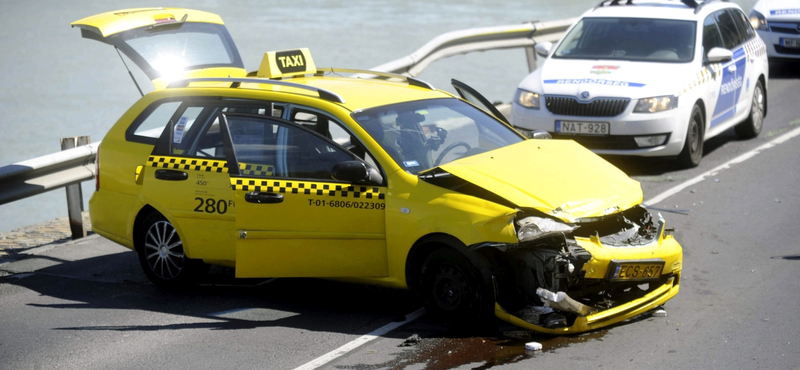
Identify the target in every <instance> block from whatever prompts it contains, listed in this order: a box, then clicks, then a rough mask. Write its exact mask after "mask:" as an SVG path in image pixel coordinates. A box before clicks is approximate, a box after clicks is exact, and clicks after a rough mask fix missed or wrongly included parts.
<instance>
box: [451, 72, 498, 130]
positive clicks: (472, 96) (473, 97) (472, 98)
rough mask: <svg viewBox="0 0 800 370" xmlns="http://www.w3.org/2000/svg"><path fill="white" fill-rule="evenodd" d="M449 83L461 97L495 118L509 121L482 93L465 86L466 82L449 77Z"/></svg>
mask: <svg viewBox="0 0 800 370" xmlns="http://www.w3.org/2000/svg"><path fill="white" fill-rule="evenodd" d="M450 83H451V84H452V85H453V88H454V89H456V91H458V95H461V99H464V100H466V101H468V102H470V103H472V104H474V105H476V106H477V107H479V108H483V109H484V110H486V111H487V112H489V113H491V114H492V115H493V116H495V117H497V119H499V120H501V121H503V122H505V123H509V122H508V120H507V119H506V117H505V116H504V115H503V113H500V111H499V110H497V108H495V107H494V104H492V103H490V102H489V101H488V100H486V98H484V97H483V95H481V94H480V93H478V92H477V91H475V89H473V88H471V87H469V86H467V84H465V83H463V82H461V81H459V80H456V79H451V80H450ZM509 124H510V123H509Z"/></svg>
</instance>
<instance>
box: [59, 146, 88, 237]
mask: <svg viewBox="0 0 800 370" xmlns="http://www.w3.org/2000/svg"><path fill="white" fill-rule="evenodd" d="M88 144H89V137H88V136H77V137H65V138H61V150H62V151H63V150H67V149H72V148H77V147H79V146H83V145H88ZM66 189H67V211H68V213H69V228H70V230H71V231H72V239H73V240H75V239H80V238H83V237H85V236H86V229H85V228H84V227H83V192H82V191H81V184H80V183H77V184H72V185H68V186H67V187H66Z"/></svg>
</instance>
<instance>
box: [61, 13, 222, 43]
mask: <svg viewBox="0 0 800 370" xmlns="http://www.w3.org/2000/svg"><path fill="white" fill-rule="evenodd" d="M184 16H186V22H201V23H216V24H224V23H223V22H222V18H220V16H218V15H216V14H213V13H208V12H203V11H200V10H192V9H183V8H133V9H122V10H115V11H111V12H106V13H100V14H96V15H93V16H91V17H86V18H83V19H81V20H77V21H75V22H72V23H71V24H70V25H71V26H73V27H79V28H81V29H84V30H87V31H90V32H94V33H96V34H97V35H98V36H100V37H108V36H111V35H114V34H117V33H120V32H123V31H127V30H130V29H134V28H139V27H146V26H152V25H154V24H156V23H158V22H159V21H163V20H169V21H180V20H181V19H183V17H184Z"/></svg>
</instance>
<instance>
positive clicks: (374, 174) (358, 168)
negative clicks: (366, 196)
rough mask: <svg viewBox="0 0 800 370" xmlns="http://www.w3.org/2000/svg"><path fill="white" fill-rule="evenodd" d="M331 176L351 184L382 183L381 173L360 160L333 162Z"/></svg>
mask: <svg viewBox="0 0 800 370" xmlns="http://www.w3.org/2000/svg"><path fill="white" fill-rule="evenodd" d="M331 177H333V179H334V180H339V181H346V182H349V183H351V184H364V185H366V184H369V185H380V184H383V176H381V173H380V172H378V170H376V169H374V168H372V166H369V165H367V164H366V163H364V162H361V161H345V162H339V163H337V164H335V165H334V166H333V169H332V170H331Z"/></svg>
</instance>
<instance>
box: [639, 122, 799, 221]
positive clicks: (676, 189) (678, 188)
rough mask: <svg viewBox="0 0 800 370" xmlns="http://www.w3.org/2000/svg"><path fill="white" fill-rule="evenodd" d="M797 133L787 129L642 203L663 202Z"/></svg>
mask: <svg viewBox="0 0 800 370" xmlns="http://www.w3.org/2000/svg"><path fill="white" fill-rule="evenodd" d="M797 135H800V127H798V128H796V129H794V130H792V131H789V132H787V133H785V134H783V135H781V136H778V137H777V138H775V139H773V140H772V141H770V142H768V143H766V144H764V145H761V146H759V147H757V148H755V149H753V150H751V151H749V152H747V153H744V154H742V155H740V156H738V157H736V158H734V159H731V160H729V161H727V162H725V163H723V164H721V165H719V166H717V167H715V168H714V169H712V170H711V171H708V172H705V173H703V174H701V175H699V176H697V177H695V178H692V179H690V180H687V181H686V182H683V183H681V184H679V185H677V186H674V187H672V188H671V189H669V190H667V191H665V192H663V193H661V194H658V195H656V196H655V197H653V198H650V199H648V200H646V201H645V202H644V204H647V205H651V206H652V205H656V204H657V203H660V202H663V201H664V200H665V199H667V198H669V197H671V196H673V195H675V194H677V193H679V192H680V191H681V190H683V189H686V188H688V187H690V186H692V185H694V184H697V183H698V182H701V181H703V180H705V179H706V178H707V177H710V176H716V175H717V174H718V173H719V172H720V171H722V170H727V169H729V168H731V165H734V164H737V163H742V162H744V161H746V160H748V159H750V158H753V157H754V156H755V155H756V154H758V153H761V152H763V151H765V150H767V149H770V148H772V147H775V146H777V145H779V144H783V143H785V142H787V141H789V140H790V139H792V138H793V137H795V136H797Z"/></svg>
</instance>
